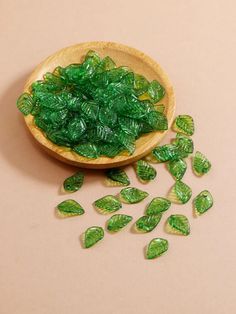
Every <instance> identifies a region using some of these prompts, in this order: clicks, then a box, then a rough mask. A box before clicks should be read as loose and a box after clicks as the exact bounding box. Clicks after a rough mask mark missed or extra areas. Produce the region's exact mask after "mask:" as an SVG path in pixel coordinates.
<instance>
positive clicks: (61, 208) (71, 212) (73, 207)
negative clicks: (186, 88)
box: [57, 200, 84, 217]
mask: <svg viewBox="0 0 236 314" xmlns="http://www.w3.org/2000/svg"><path fill="white" fill-rule="evenodd" d="M57 212H58V214H59V216H61V217H71V216H79V215H83V214H84V209H83V208H82V207H81V205H80V204H79V203H77V202H76V201H74V200H65V201H63V202H61V203H60V204H58V205H57Z"/></svg>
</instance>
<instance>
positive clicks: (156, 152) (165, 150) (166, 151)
mask: <svg viewBox="0 0 236 314" xmlns="http://www.w3.org/2000/svg"><path fill="white" fill-rule="evenodd" d="M152 156H153V158H154V159H156V161H157V162H166V161H170V160H178V159H179V158H180V154H179V150H178V147H177V146H176V145H172V144H166V145H163V146H157V147H156V148H154V149H153V151H152Z"/></svg>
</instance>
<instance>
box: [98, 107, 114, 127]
mask: <svg viewBox="0 0 236 314" xmlns="http://www.w3.org/2000/svg"><path fill="white" fill-rule="evenodd" d="M98 118H99V121H100V122H101V123H102V124H103V125H107V126H109V127H114V126H115V125H116V122H117V114H116V113H115V112H114V111H113V110H112V109H110V108H108V107H101V108H100V109H99V114H98Z"/></svg>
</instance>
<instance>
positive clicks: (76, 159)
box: [24, 42, 175, 169]
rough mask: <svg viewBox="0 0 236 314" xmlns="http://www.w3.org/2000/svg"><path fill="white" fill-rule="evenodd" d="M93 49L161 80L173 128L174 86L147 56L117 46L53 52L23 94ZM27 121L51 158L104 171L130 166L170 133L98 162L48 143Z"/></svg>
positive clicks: (150, 137) (91, 44) (100, 44)
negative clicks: (38, 81)
mask: <svg viewBox="0 0 236 314" xmlns="http://www.w3.org/2000/svg"><path fill="white" fill-rule="evenodd" d="M90 49H91V50H95V51H97V52H98V53H99V55H100V56H101V57H105V56H107V55H109V56H110V57H111V58H112V59H114V61H115V62H116V64H117V66H121V65H123V66H128V67H130V68H131V69H132V70H133V71H134V72H136V73H139V74H142V75H144V76H145V77H146V78H147V79H148V80H154V79H156V80H158V81H159V82H160V83H161V84H162V85H163V86H164V88H165V90H166V95H165V97H164V98H163V99H162V100H161V103H163V104H164V105H165V107H166V112H165V114H166V116H167V119H168V125H169V127H170V125H171V123H172V120H173V116H174V111H175V97H174V91H173V87H172V85H171V83H170V81H169V79H168V77H167V75H166V74H165V72H164V71H163V70H162V69H161V67H160V66H159V64H158V63H156V62H155V61H154V60H152V59H151V58H150V57H148V56H147V55H145V54H144V53H142V52H140V51H138V50H136V49H134V48H131V47H128V46H125V45H122V44H118V43H113V42H88V43H82V44H77V45H74V46H70V47H67V48H64V49H62V50H60V51H58V52H56V53H54V54H53V55H51V56H50V57H48V58H47V59H46V60H44V61H43V62H42V63H40V64H39V65H38V66H37V67H36V68H35V70H34V71H33V73H32V74H31V75H30V77H29V78H28V80H27V82H26V84H25V87H24V92H29V87H30V85H31V84H32V83H33V82H34V81H35V80H39V79H42V77H43V75H44V74H45V73H46V72H48V71H49V72H51V71H53V70H54V69H55V68H56V67H57V66H59V65H60V66H62V67H65V66H67V65H69V64H71V63H79V62H81V59H82V58H83V56H84V55H85V54H86V53H87V51H88V50H90ZM25 122H26V125H27V127H28V129H29V130H30V132H31V134H32V135H33V137H34V138H35V139H36V140H37V142H38V143H39V144H40V146H41V147H42V148H43V149H45V150H46V151H47V152H48V153H49V154H50V155H52V156H54V157H55V158H57V159H59V160H61V161H63V162H66V163H68V164H71V165H75V166H78V167H83V168H91V169H105V168H112V167H119V166H123V165H127V164H130V163H132V162H134V161H136V160H138V159H140V158H142V157H144V156H145V155H147V154H148V153H149V152H150V151H151V150H152V149H153V148H154V147H155V146H156V145H157V144H158V143H159V142H160V141H161V139H162V138H163V137H164V135H165V134H166V133H167V131H165V132H152V133H149V134H146V135H143V136H141V137H140V138H139V139H138V140H137V141H136V150H135V152H134V153H133V155H131V156H128V155H126V154H120V155H118V156H116V157H114V158H108V157H99V158H97V159H88V158H85V157H82V156H80V155H78V154H76V153H75V152H73V151H72V150H70V149H68V148H66V147H62V146H58V145H55V144H54V143H52V142H51V141H50V140H48V139H47V138H46V137H45V135H44V133H43V132H42V131H41V130H40V129H39V128H37V126H36V125H35V123H34V117H33V116H32V115H28V116H26V117H25Z"/></svg>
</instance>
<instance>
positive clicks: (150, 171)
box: [135, 160, 157, 183]
mask: <svg viewBox="0 0 236 314" xmlns="http://www.w3.org/2000/svg"><path fill="white" fill-rule="evenodd" d="M135 172H136V175H137V177H138V179H139V180H140V181H141V182H142V183H147V182H149V181H151V180H154V179H155V178H156V175H157V172H156V169H155V168H153V167H152V166H151V165H150V164H149V163H147V162H146V161H145V160H138V161H137V162H136V163H135Z"/></svg>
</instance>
